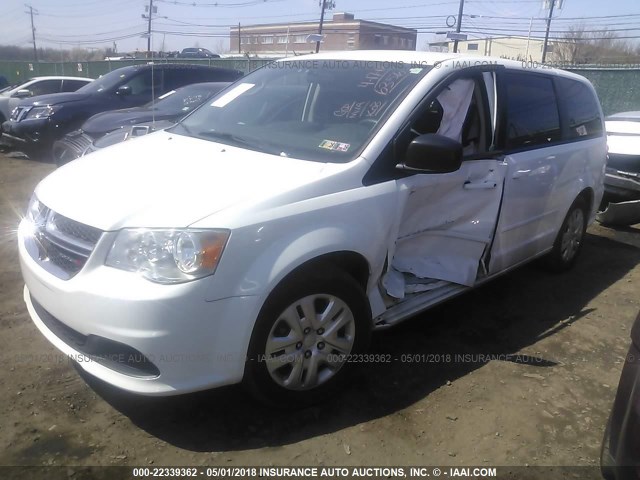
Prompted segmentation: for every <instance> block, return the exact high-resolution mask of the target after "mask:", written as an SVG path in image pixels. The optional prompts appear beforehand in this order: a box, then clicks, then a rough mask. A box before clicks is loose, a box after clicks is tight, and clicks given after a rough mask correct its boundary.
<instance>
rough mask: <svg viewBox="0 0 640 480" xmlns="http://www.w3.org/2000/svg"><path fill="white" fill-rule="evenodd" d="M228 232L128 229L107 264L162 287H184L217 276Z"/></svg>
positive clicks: (120, 236)
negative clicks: (205, 277) (186, 283)
mask: <svg viewBox="0 0 640 480" xmlns="http://www.w3.org/2000/svg"><path fill="white" fill-rule="evenodd" d="M229 235H230V232H229V231H228V230H191V229H186V230H158V229H136V230H131V229H126V230H122V231H121V232H120V233H118V236H117V237H116V239H115V241H114V242H113V246H112V247H111V251H110V252H109V255H108V256H107V260H106V262H105V264H106V265H108V266H110V267H115V268H120V269H122V270H129V271H134V272H139V273H141V274H142V275H143V276H144V277H145V278H147V279H149V280H152V281H154V282H158V283H181V282H188V281H189V280H195V279H196V278H201V277H204V276H207V275H211V274H212V273H214V272H215V270H216V267H217V266H218V262H219V261H220V257H221V256H222V251H223V250H224V247H225V245H226V244H227V240H228V239H229Z"/></svg>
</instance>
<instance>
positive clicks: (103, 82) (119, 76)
mask: <svg viewBox="0 0 640 480" xmlns="http://www.w3.org/2000/svg"><path fill="white" fill-rule="evenodd" d="M134 73H136V70H135V69H127V70H126V71H124V72H122V70H120V69H118V70H114V71H113V72H109V73H107V74H106V75H103V76H101V77H100V78H96V79H95V80H94V81H92V82H90V83H87V84H86V85H85V86H84V87H81V88H79V89H78V90H76V92H78V93H99V92H104V91H106V90H111V89H112V88H114V87H115V86H116V85H119V84H120V83H122V82H124V81H125V80H126V79H127V78H129V77H131V75H133V74H134Z"/></svg>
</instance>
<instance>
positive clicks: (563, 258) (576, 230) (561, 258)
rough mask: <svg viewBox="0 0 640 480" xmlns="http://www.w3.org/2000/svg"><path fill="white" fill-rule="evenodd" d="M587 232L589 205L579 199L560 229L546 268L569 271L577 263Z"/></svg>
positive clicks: (547, 259)
mask: <svg viewBox="0 0 640 480" xmlns="http://www.w3.org/2000/svg"><path fill="white" fill-rule="evenodd" d="M586 231H587V204H586V202H585V201H584V199H583V198H582V197H578V198H577V199H576V200H575V201H574V202H573V205H571V208H569V212H568V213H567V216H566V217H565V219H564V222H563V223H562V226H561V227H560V231H559V232H558V236H557V237H556V240H555V242H554V244H553V250H551V252H550V253H549V254H548V255H547V257H546V259H545V260H546V266H547V267H548V268H549V269H550V270H553V271H556V272H564V271H566V270H569V269H570V268H571V267H573V265H574V264H575V262H576V259H577V258H578V255H579V254H580V250H582V244H583V242H584V236H585V233H586Z"/></svg>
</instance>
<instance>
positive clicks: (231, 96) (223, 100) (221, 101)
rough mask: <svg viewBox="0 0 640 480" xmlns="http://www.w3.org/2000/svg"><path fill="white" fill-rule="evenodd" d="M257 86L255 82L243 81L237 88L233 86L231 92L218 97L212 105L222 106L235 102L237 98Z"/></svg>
mask: <svg viewBox="0 0 640 480" xmlns="http://www.w3.org/2000/svg"><path fill="white" fill-rule="evenodd" d="M253 87H255V84H254V83H241V84H240V85H238V86H237V87H235V88H232V89H231V90H230V91H229V92H227V93H225V94H224V95H223V96H221V97H220V98H218V99H217V100H216V101H215V102H213V103H212V104H211V106H212V107H218V108H222V107H225V106H227V105H228V104H229V103H231V102H233V101H234V100H235V99H236V98H238V97H239V96H240V95H242V94H243V93H244V92H246V91H248V90H251V89H252V88H253Z"/></svg>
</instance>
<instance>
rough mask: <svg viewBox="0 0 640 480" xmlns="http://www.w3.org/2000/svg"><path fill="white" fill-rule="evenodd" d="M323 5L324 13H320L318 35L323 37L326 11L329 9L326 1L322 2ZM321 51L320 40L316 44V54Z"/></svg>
mask: <svg viewBox="0 0 640 480" xmlns="http://www.w3.org/2000/svg"><path fill="white" fill-rule="evenodd" d="M320 2H321V3H322V12H321V13H320V28H318V35H320V36H322V25H323V24H324V9H325V8H326V7H327V1H326V0H320ZM319 51H320V39H318V41H317V42H316V53H318V52H319Z"/></svg>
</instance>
